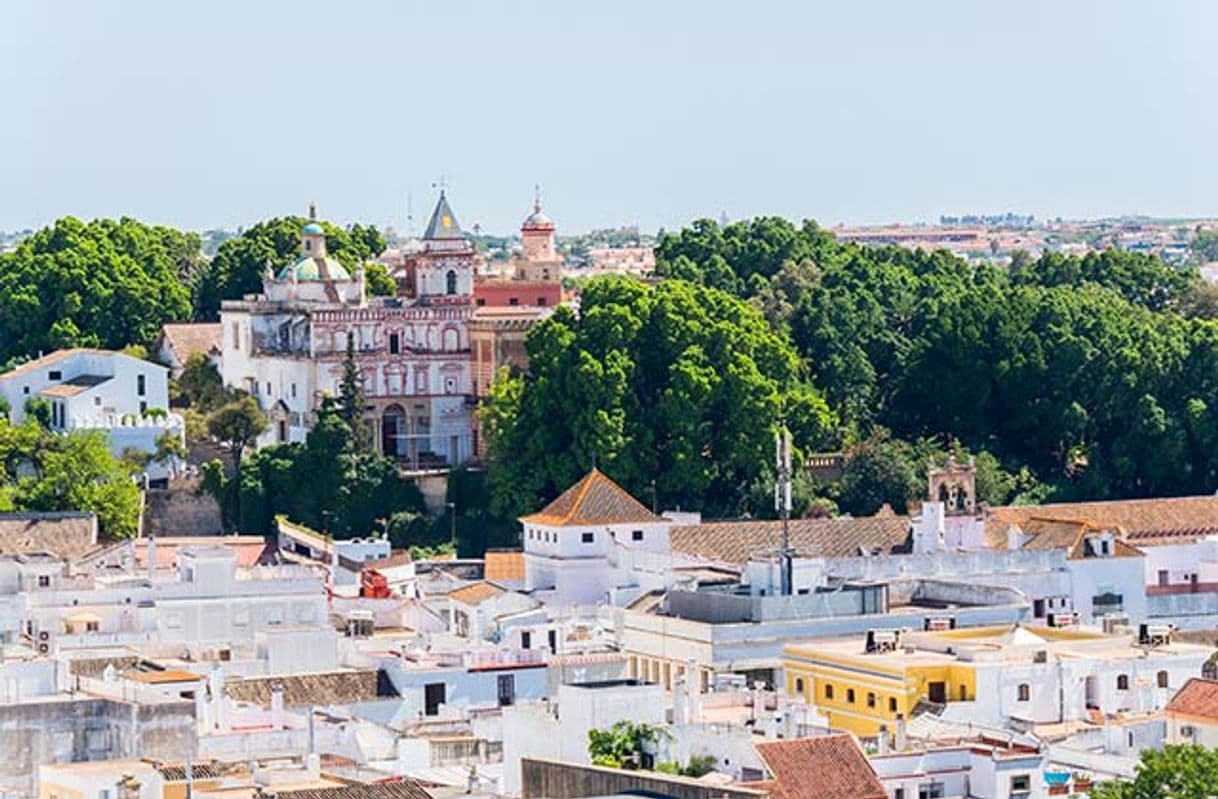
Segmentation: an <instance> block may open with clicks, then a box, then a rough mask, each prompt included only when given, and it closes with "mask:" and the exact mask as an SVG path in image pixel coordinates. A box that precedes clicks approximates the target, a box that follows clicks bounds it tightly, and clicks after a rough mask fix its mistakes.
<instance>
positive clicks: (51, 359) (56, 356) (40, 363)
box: [0, 347, 121, 377]
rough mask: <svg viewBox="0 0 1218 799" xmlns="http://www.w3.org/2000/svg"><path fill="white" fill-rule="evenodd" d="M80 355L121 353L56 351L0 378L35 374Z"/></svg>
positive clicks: (84, 349)
mask: <svg viewBox="0 0 1218 799" xmlns="http://www.w3.org/2000/svg"><path fill="white" fill-rule="evenodd" d="M82 354H89V355H120V354H121V353H118V352H114V351H113V350H99V349H90V348H88V347H74V348H72V349H66V350H56V351H55V352H52V353H51V354H50V355H44V356H42V357H41V358H35V359H34V360H32V361H26V362H25V363H23V364H21V365H20V366H17V367H15V368H13V369H10V370H9V371H7V372H5V373H3V374H0V377H17V376H18V375H24V374H29V373H30V372H35V371H37V370H39V369H41V368H42V367H44V366H50V365H52V364H55V363H59V362H60V361H62V360H63V359H64V358H69V357H71V356H73V355H82Z"/></svg>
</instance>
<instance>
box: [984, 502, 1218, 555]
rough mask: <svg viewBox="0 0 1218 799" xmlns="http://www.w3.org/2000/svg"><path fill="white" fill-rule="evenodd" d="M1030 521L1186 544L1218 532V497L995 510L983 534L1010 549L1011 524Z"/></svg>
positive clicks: (1142, 542)
mask: <svg viewBox="0 0 1218 799" xmlns="http://www.w3.org/2000/svg"><path fill="white" fill-rule="evenodd" d="M1032 519H1052V520H1057V521H1083V522H1089V523H1090V524H1091V525H1093V526H1095V527H1098V528H1103V529H1116V530H1119V531H1120V532H1121V533H1123V534H1124V535H1125V537H1126V539H1127V540H1128V541H1129V543H1131V544H1134V545H1135V546H1140V547H1144V546H1153V545H1155V544H1185V543H1188V542H1190V541H1195V540H1197V539H1198V538H1203V537H1205V536H1207V535H1215V534H1218V496H1201V497H1164V498H1159V499H1124V500H1115V501H1109V502H1070V503H1059V504H1051V505H1027V506H1009V507H1002V508H991V509H990V510H989V511H988V513H987V514H986V520H985V535H986V540H987V542H989V543H990V545H991V546H996V547H1000V548H1005V547H1006V531H1007V527H1009V526H1011V525H1016V526H1019V527H1022V526H1023V525H1024V523H1026V522H1028V521H1030V520H1032Z"/></svg>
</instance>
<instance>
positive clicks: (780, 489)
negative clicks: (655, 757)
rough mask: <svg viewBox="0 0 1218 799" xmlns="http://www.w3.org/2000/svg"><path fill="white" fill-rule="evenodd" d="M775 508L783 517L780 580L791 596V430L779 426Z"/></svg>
mask: <svg viewBox="0 0 1218 799" xmlns="http://www.w3.org/2000/svg"><path fill="white" fill-rule="evenodd" d="M774 466H775V469H776V471H777V473H778V480H777V481H776V482H775V483H774V510H776V511H778V515H779V518H781V519H782V549H780V550H779V551H778V569H779V581H780V585H781V591H782V595H783V596H790V595H791V594H792V593H793V591H792V587H791V583H792V573H791V571H792V569H791V561H792V552H791V431H790V430H788V429H787V428H786V426H785V425H784V426H782V427H779V428H778V430H777V432H776V433H775V434H774Z"/></svg>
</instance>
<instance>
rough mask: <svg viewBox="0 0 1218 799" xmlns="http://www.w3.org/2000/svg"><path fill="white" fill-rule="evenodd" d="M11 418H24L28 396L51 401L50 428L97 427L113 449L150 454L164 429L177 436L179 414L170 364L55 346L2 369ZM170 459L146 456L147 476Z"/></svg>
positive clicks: (161, 473)
mask: <svg viewBox="0 0 1218 799" xmlns="http://www.w3.org/2000/svg"><path fill="white" fill-rule="evenodd" d="M0 397H3V398H4V400H5V402H6V403H7V404H8V407H9V420H10V421H11V422H13V423H14V424H20V423H22V422H23V421H25V418H26V416H27V408H28V407H29V403H30V401H31V400H35V399H41V400H45V401H46V402H47V403H49V405H50V411H51V413H50V426H51V429H52V430H59V431H68V430H82V429H84V430H101V431H102V432H104V433H105V434H106V436H107V437H108V439H109V441H110V449H111V450H112V451H113V452H114V454H115V455H121V454H122V453H123V452H124V450H128V449H131V450H135V451H137V452H140V453H143V454H146V455H151V454H153V453H155V452H156V450H157V440H158V439H159V438H160V437H161V436H162V435H165V434H169V435H172V436H176V437H179V438H181V437H182V436H183V435H184V434H185V425H184V424H183V421H182V418H181V417H180V416H178V415H177V414H174V413H169V370H168V369H167V368H166V367H164V366H161V365H159V364H155V363H151V362H149V361H145V360H142V359H140V358H135V357H132V356H130V355H125V354H123V353H121V352H113V351H110V350H97V349H70V350H59V351H58V352H53V353H51V354H50V355H46V356H43V357H41V358H39V359H37V360H34V361H30V362H28V363H24V364H22V365H20V366H18V367H17V368H16V369H12V370H10V371H8V372H5V373H4V374H0ZM172 468H173V464H172V463H168V462H150V463H149V464H148V465H147V467H146V470H145V471H146V474H147V475H148V477H149V479H151V480H155V481H160V480H164V479H166V478H167V477H168V476H169V474H170V472H171V470H172Z"/></svg>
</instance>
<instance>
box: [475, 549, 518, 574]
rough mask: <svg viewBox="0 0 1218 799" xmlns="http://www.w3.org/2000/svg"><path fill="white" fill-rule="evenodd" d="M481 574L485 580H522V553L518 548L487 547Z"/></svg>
mask: <svg viewBox="0 0 1218 799" xmlns="http://www.w3.org/2000/svg"><path fill="white" fill-rule="evenodd" d="M484 558H485V560H484V561H483V572H482V576H483V577H485V578H486V579H487V580H492V581H494V580H523V579H524V553H523V552H521V551H520V550H518V549H516V550H505V549H501V550H494V549H488V550H487V551H486V555H485V556H484Z"/></svg>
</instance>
